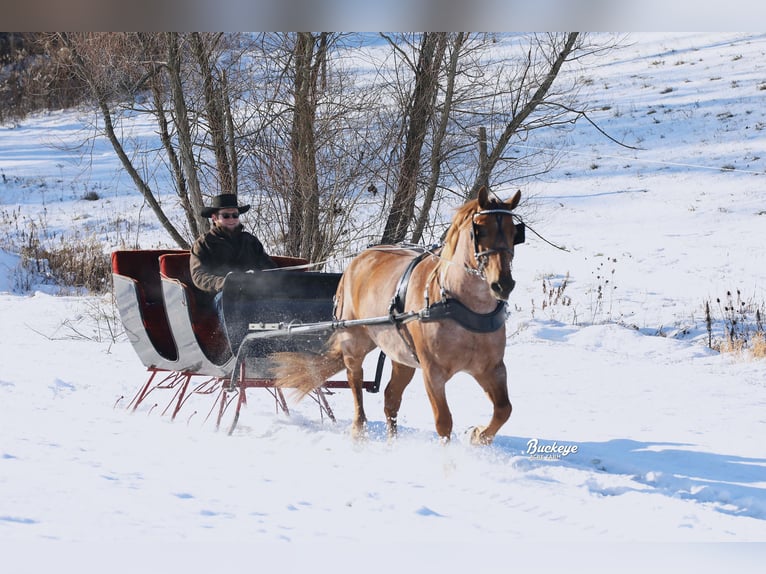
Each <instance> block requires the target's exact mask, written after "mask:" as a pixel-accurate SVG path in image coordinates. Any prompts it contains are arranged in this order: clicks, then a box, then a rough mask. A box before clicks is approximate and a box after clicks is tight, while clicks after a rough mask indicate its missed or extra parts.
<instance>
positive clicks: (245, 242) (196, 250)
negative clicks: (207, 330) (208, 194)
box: [189, 193, 277, 318]
mask: <svg viewBox="0 0 766 574" xmlns="http://www.w3.org/2000/svg"><path fill="white" fill-rule="evenodd" d="M248 209H250V206H249V205H237V196H236V195H233V194H228V193H227V194H222V195H217V196H215V197H214V198H213V202H212V205H211V206H210V207H205V208H204V209H203V210H202V211H201V212H200V215H202V217H210V218H212V220H213V226H212V227H211V228H210V231H208V232H207V233H205V234H204V235H202V236H201V237H199V238H198V239H197V240H196V241H195V242H194V245H193V246H192V249H191V255H190V257H189V266H190V268H191V269H190V270H191V276H192V281H194V284H195V285H196V286H197V287H198V288H199V289H201V290H202V291H204V292H206V293H208V294H210V296H211V297H214V301H215V306H216V309H217V310H218V314H219V316H221V318H223V316H222V313H221V296H222V293H221V289H223V280H224V278H225V277H226V274H227V273H229V272H231V271H241V272H246V271H251V270H255V269H273V268H275V267H277V264H276V263H274V261H273V260H272V259H271V257H269V255H268V254H267V253H266V251H265V250H264V248H263V245H262V244H261V242H260V241H259V240H258V238H257V237H255V236H254V235H252V234H250V233H248V232H247V231H245V230H244V228H243V227H242V224H241V223H240V222H239V216H240V215H241V214H243V213H245V212H246V211H247V210H248Z"/></svg>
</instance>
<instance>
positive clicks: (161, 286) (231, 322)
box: [111, 250, 382, 433]
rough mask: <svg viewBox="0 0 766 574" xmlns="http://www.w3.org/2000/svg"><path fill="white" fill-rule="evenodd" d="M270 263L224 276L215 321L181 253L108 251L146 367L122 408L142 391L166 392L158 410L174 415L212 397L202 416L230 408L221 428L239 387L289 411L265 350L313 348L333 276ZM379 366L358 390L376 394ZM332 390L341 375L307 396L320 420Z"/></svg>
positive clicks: (286, 262)
mask: <svg viewBox="0 0 766 574" xmlns="http://www.w3.org/2000/svg"><path fill="white" fill-rule="evenodd" d="M273 259H274V260H275V262H276V263H277V265H278V269H275V270H270V271H256V272H253V273H230V274H229V275H228V276H227V277H226V279H225V281H224V287H223V321H221V320H220V319H219V317H218V314H217V312H216V310H215V308H214V306H213V303H212V300H211V299H210V297H209V296H208V295H207V294H206V293H204V292H202V291H200V290H199V289H197V288H196V287H195V286H194V284H193V282H192V280H191V275H190V270H189V252H188V251H185V250H122V251H115V252H113V253H112V259H111V261H112V277H113V284H114V295H115V300H116V304H117V307H118V310H119V313H120V318H121V320H122V323H123V326H124V328H125V332H126V334H127V336H128V339H129V340H130V342H131V344H132V346H133V349H134V350H135V352H136V354H137V355H138V358H139V359H140V360H141V362H142V363H143V365H144V366H145V367H146V369H147V371H148V373H149V375H148V379H147V380H146V382H144V383H143V384H142V385H141V386H140V388H139V389H138V391H137V393H136V395H135V396H134V397H133V399H132V400H131V401H130V403H129V404H128V408H129V409H131V410H133V411H135V410H136V409H138V408H139V407H140V406H141V405H146V403H147V399H149V397H152V398H153V397H156V396H158V395H159V394H160V392H161V391H170V396H171V398H170V400H168V401H167V404H166V406H165V407H164V409H163V410H162V414H169V415H170V417H171V418H172V419H175V418H176V417H177V416H178V414H179V412H180V411H181V409H182V408H183V407H184V405H185V404H187V402H188V401H189V399H190V398H191V397H194V396H200V395H205V396H214V397H215V400H214V401H212V406H211V408H210V411H209V412H208V414H207V416H206V419H205V420H208V419H209V418H211V417H212V416H213V412H214V411H216V410H217V412H216V414H215V425H216V428H219V427H220V426H221V423H222V420H223V418H224V414H225V413H226V412H227V411H229V409H233V417H232V422H231V424H230V425H229V430H228V432H229V433H231V432H233V430H234V429H235V427H236V425H237V421H238V420H239V416H240V411H241V409H242V406H243V405H245V404H246V403H247V392H248V390H250V389H255V388H259V389H266V390H267V391H268V392H269V393H270V394H271V396H272V398H273V400H274V402H275V405H276V408H277V409H278V410H281V411H283V412H285V413H289V409H288V405H287V402H286V400H285V397H284V395H283V394H282V391H281V390H280V389H279V388H277V387H275V385H274V378H273V373H272V372H271V367H272V365H271V363H270V360H269V356H270V355H271V354H272V353H276V352H284V351H287V352H293V351H298V352H309V353H319V352H320V351H321V350H322V347H323V345H324V344H325V342H326V340H327V338H328V337H329V335H330V334H331V332H332V329H331V328H330V327H327V328H324V327H323V325H329V324H330V323H331V322H332V319H333V297H334V295H335V290H336V288H337V285H338V282H339V281H340V277H341V274H339V273H327V272H315V271H306V270H305V267H306V264H307V263H308V262H307V261H306V260H304V259H300V258H295V257H278V256H277V257H273ZM306 324H309V325H313V326H314V327H313V328H311V329H309V330H308V332H299V330H297V329H293V328H294V327H297V326H301V325H306ZM317 325H318V326H319V327H316V326H317ZM381 367H382V361H380V360H379V365H378V368H377V370H376V376H375V378H374V379H373V380H369V381H367V380H366V381H365V383H364V387H365V389H366V390H368V391H370V392H377V390H378V388H379V386H380V376H381ZM342 388H348V383H347V381H345V380H343V379H337V378H331V379H328V380H327V381H326V382H325V384H324V385H323V386H322V387H321V388H319V389H317V390H316V392H315V393H313V395H312V396H313V398H314V400H315V401H316V403H317V405H318V406H319V411H320V416H321V417H324V416H327V417H328V418H329V419H331V420H333V421H334V420H335V417H334V414H333V412H332V409H331V407H330V404H329V402H328V400H327V395H328V394H329V393H330V392H331V390H332V389H342ZM157 406H158V403H155V404H154V405H151V406H150V407H149V409H150V410H152V409H154V408H155V407H157ZM195 413H196V411H195ZM195 413H193V414H195ZM193 414H192V416H193Z"/></svg>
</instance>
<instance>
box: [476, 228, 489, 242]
mask: <svg viewBox="0 0 766 574" xmlns="http://www.w3.org/2000/svg"><path fill="white" fill-rule="evenodd" d="M486 236H487V230H486V229H484V228H483V227H480V226H478V225H477V226H476V238H477V239H483V238H484V237H486Z"/></svg>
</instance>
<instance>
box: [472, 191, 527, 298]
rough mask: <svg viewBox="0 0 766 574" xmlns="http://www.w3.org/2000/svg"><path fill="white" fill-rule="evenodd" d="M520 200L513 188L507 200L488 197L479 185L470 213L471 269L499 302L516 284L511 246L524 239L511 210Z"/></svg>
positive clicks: (522, 227) (519, 194)
mask: <svg viewBox="0 0 766 574" xmlns="http://www.w3.org/2000/svg"><path fill="white" fill-rule="evenodd" d="M520 199H521V192H520V191H517V192H516V194H515V195H514V196H513V197H512V198H511V199H510V200H508V201H497V200H490V199H489V194H488V193H487V189H486V188H484V187H482V188H481V190H480V191H479V195H478V197H477V199H476V206H475V208H474V209H475V210H474V211H473V213H472V215H471V232H470V237H471V240H472V241H473V258H474V263H475V266H476V267H475V268H476V270H477V271H478V272H479V273H480V274H481V275H482V276H483V277H484V279H485V281H486V282H487V284H488V285H489V287H490V289H491V290H492V294H493V295H494V296H495V298H496V299H500V300H503V301H505V300H507V299H508V296H509V295H510V294H511V291H513V288H514V286H515V285H516V282H515V281H514V280H513V275H512V274H511V262H512V261H513V250H514V246H515V245H517V244H519V243H523V241H524V224H523V223H515V222H514V216H513V213H512V211H513V209H514V208H515V207H516V206H517V205H518V204H519V200H520Z"/></svg>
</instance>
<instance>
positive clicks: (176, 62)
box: [166, 32, 210, 232]
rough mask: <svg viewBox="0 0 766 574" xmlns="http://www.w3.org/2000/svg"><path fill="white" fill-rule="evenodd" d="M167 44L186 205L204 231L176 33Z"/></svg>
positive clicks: (205, 219)
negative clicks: (187, 195)
mask: <svg viewBox="0 0 766 574" xmlns="http://www.w3.org/2000/svg"><path fill="white" fill-rule="evenodd" d="M166 38H167V44H168V61H167V67H168V75H169V77H170V92H171V94H172V96H173V111H174V113H175V118H176V134H177V137H178V150H179V154H178V156H179V159H180V161H181V166H182V167H183V173H184V177H185V178H186V182H187V184H188V186H189V203H190V204H191V207H192V209H193V210H194V216H195V218H196V220H197V228H198V230H200V232H201V231H204V230H206V229H208V228H209V227H210V222H209V221H208V220H207V218H205V217H202V216H201V215H200V214H199V213H200V211H201V210H202V208H203V207H204V202H203V200H202V190H201V189H200V183H199V178H198V177H197V163H196V161H195V159H194V148H193V145H192V136H191V126H190V124H189V115H188V114H187V112H186V101H185V98H184V92H183V89H184V88H183V82H182V80H181V54H180V47H179V43H178V32H168V33H167V34H166Z"/></svg>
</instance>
